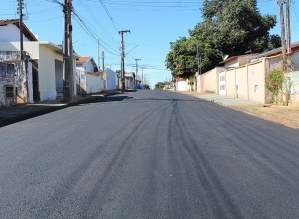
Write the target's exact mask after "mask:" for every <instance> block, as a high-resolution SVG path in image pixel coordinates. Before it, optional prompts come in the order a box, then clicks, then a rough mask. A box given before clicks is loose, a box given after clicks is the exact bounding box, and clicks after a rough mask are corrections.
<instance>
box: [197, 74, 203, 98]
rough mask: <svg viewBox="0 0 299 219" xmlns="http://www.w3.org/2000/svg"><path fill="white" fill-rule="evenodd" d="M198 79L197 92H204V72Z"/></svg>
mask: <svg viewBox="0 0 299 219" xmlns="http://www.w3.org/2000/svg"><path fill="white" fill-rule="evenodd" d="M196 80H197V82H196V86H197V92H199V93H203V92H204V90H205V75H204V74H201V75H198V76H197V78H196Z"/></svg>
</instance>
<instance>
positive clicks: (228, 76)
mask: <svg viewBox="0 0 299 219" xmlns="http://www.w3.org/2000/svg"><path fill="white" fill-rule="evenodd" d="M225 86H226V96H229V97H237V93H236V71H235V69H227V70H226V71H225Z"/></svg>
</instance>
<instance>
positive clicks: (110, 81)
mask: <svg viewBox="0 0 299 219" xmlns="http://www.w3.org/2000/svg"><path fill="white" fill-rule="evenodd" d="M105 71H106V73H107V90H114V89H117V88H118V83H117V81H118V80H117V74H116V72H114V71H112V70H110V69H109V68H106V69H105Z"/></svg>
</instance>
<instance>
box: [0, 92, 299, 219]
mask: <svg viewBox="0 0 299 219" xmlns="http://www.w3.org/2000/svg"><path fill="white" fill-rule="evenodd" d="M0 150H1V153H0V185H1V187H0V194H1V199H0V218H299V208H298V206H299V174H298V173H299V133H298V130H295V129H291V128H287V127H284V126H281V125H278V124H274V123H271V122H267V121H265V120H262V119H259V118H256V117H253V116H251V115H248V114H244V113H242V112H239V111H234V110H232V109H229V108H226V107H223V106H220V105H217V104H215V103H212V102H207V101H205V100H201V99H199V98H195V97H191V96H187V95H183V94H179V93H175V92H170V91H151V90H137V91H136V92H133V91H132V92H125V93H123V94H119V95H115V96H110V97H106V98H101V99H98V100H96V101H93V102H90V103H87V104H81V105H78V106H74V107H69V108H66V109H62V110H59V111H55V112H52V113H49V114H45V115H42V116H39V117H35V118H32V119H28V120H25V121H22V122H19V123H15V124H12V125H8V126H5V127H2V128H0Z"/></svg>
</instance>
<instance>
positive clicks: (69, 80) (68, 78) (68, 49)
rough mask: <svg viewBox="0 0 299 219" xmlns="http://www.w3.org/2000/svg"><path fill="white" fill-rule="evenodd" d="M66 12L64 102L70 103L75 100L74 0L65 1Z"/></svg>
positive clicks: (64, 9)
mask: <svg viewBox="0 0 299 219" xmlns="http://www.w3.org/2000/svg"><path fill="white" fill-rule="evenodd" d="M63 12H64V42H63V47H64V48H63V50H64V54H63V62H64V65H63V70H64V82H63V100H64V102H70V101H72V100H73V96H74V91H73V75H72V74H73V60H72V59H73V47H72V24H71V12H72V0H64V5H63Z"/></svg>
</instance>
